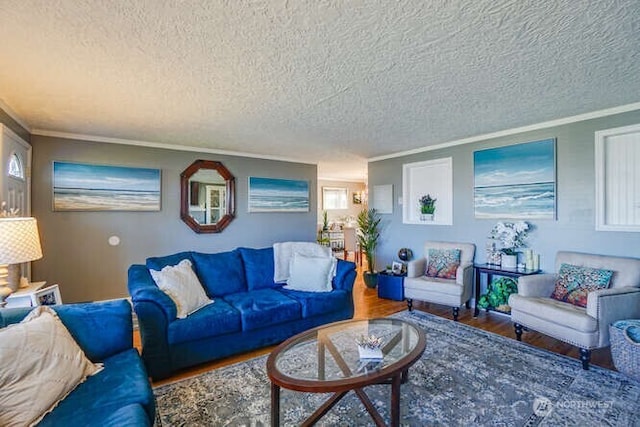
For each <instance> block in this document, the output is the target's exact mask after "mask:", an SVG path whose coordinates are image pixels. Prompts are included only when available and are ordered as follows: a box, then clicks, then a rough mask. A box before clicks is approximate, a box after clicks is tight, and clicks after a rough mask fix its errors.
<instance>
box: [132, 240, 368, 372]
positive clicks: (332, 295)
mask: <svg viewBox="0 0 640 427" xmlns="http://www.w3.org/2000/svg"><path fill="white" fill-rule="evenodd" d="M183 259H189V260H191V262H192V264H193V267H194V271H195V273H196V275H197V276H198V278H199V279H200V282H201V283H202V285H203V287H204V289H205V291H206V293H207V295H208V296H209V297H210V298H213V299H214V300H215V303H214V304H209V305H207V306H205V307H203V308H201V309H200V310H198V311H196V312H195V313H193V314H191V315H190V316H188V317H187V318H186V319H177V318H176V307H175V304H174V303H173V301H172V300H171V299H170V298H169V297H168V296H167V295H166V294H165V293H164V292H162V291H161V290H160V289H159V288H158V287H157V286H156V283H155V282H154V280H153V278H152V277H151V274H150V273H149V269H152V270H161V269H162V268H163V267H165V266H167V265H176V264H178V263H179V262H180V261H182V260H183ZM273 274H274V259H273V248H263V249H251V248H238V249H235V250H233V251H230V252H221V253H215V254H204V253H198V252H180V253H177V254H174V255H169V256H165V257H159V258H149V259H147V261H146V265H132V266H131V267H130V268H129V293H130V294H131V299H132V301H133V307H134V310H135V312H136V314H137V316H138V322H139V325H140V335H141V337H142V358H143V359H144V362H145V364H146V367H147V371H148V372H149V374H150V375H151V377H152V378H153V379H154V380H158V379H162V378H166V377H168V376H169V375H171V374H172V373H173V372H175V371H176V370H178V369H182V368H185V367H188V366H193V365H196V364H200V363H203V362H207V361H211V360H214V359H219V358H223V357H227V356H230V355H232V354H236V353H241V352H245V351H248V350H252V349H255V348H259V347H265V346H269V345H273V344H276V343H279V342H281V341H284V340H285V339H287V338H289V337H291V336H292V335H295V334H297V333H299V332H301V331H304V330H307V329H310V328H312V327H315V326H318V325H322V324H325V323H330V322H335V321H338V320H345V319H349V318H351V317H353V296H352V290H353V284H354V282H355V278H356V271H355V264H354V263H352V262H348V261H342V260H338V265H337V272H336V276H335V277H334V279H333V290H332V291H331V292H301V291H293V290H287V289H286V288H283V287H282V284H276V283H274V281H273Z"/></svg>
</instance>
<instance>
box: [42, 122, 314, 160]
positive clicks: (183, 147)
mask: <svg viewBox="0 0 640 427" xmlns="http://www.w3.org/2000/svg"><path fill="white" fill-rule="evenodd" d="M31 134H32V135H38V136H48V137H52V138H64V139H73V140H78V141H91V142H102V143H106V144H120V145H132V146H136V147H147V148H159V149H163V150H173V151H189V152H197V153H209V154H221V155H225V156H236V157H249V158H252V159H262V160H275V161H279V162H289V163H302V164H307V165H317V164H318V163H317V162H309V161H304V160H298V159H292V158H288V157H280V156H271V155H268V154H255V153H245V152H242V151H231V150H220V149H216V148H207V147H196V146H192V145H178V144H165V143H161V142H150V141H138V140H132V139H122V138H110V137H106V136H95V135H85V134H78V133H69V132H57V131H51V130H46V129H33V131H32V132H31Z"/></svg>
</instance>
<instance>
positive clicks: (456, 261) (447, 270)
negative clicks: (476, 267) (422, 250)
mask: <svg viewBox="0 0 640 427" xmlns="http://www.w3.org/2000/svg"><path fill="white" fill-rule="evenodd" d="M459 266H460V249H429V251H428V253H427V269H426V271H425V275H426V276H429V277H439V278H442V279H455V278H456V271H457V270H458V267H459Z"/></svg>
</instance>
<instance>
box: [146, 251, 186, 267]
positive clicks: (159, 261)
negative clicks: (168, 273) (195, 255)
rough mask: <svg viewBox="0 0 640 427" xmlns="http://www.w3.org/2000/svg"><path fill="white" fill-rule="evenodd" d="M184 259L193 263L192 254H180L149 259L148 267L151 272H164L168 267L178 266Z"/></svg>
mask: <svg viewBox="0 0 640 427" xmlns="http://www.w3.org/2000/svg"><path fill="white" fill-rule="evenodd" d="M183 259H188V260H189V261H193V259H192V258H191V252H178V253H177V254H173V255H167V256H162V257H151V258H147V261H146V266H147V268H148V269H149V270H162V269H163V268H165V267H166V266H167V265H176V264H178V263H179V262H180V261H182V260H183Z"/></svg>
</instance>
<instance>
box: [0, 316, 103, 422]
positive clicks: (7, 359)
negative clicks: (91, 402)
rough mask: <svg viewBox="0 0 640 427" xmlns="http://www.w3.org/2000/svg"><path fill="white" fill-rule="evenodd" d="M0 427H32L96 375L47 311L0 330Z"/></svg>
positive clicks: (95, 366)
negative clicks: (86, 380)
mask: <svg viewBox="0 0 640 427" xmlns="http://www.w3.org/2000/svg"><path fill="white" fill-rule="evenodd" d="M0 361H2V363H0V384H1V385H2V387H0V399H1V401H2V405H1V406H0V425H2V426H19V425H31V424H32V423H33V422H34V421H37V420H39V419H40V418H41V417H42V416H43V415H44V414H45V413H46V412H48V411H50V410H51V409H53V408H54V407H55V405H56V404H57V403H58V401H60V399H63V398H64V397H65V396H66V395H67V394H68V393H69V392H71V391H72V390H74V389H75V388H76V387H77V386H78V385H79V384H80V383H82V382H83V381H85V379H86V378H87V377H88V376H89V375H93V374H95V373H97V372H98V371H100V369H101V368H100V366H97V365H94V364H93V363H91V361H90V360H89V359H87V357H86V356H85V354H84V352H83V351H82V349H81V348H80V347H79V346H78V344H77V343H76V342H75V340H74V339H73V337H72V336H71V334H70V333H69V331H68V330H67V328H66V327H65V326H64V325H63V324H62V322H61V321H60V319H59V318H58V315H57V314H56V312H55V311H53V310H52V309H51V308H50V307H46V306H40V307H37V308H35V309H34V310H33V311H32V312H31V313H29V315H28V316H27V317H25V318H24V320H22V322H20V323H17V324H14V325H11V326H8V327H6V328H3V329H2V330H0Z"/></svg>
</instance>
